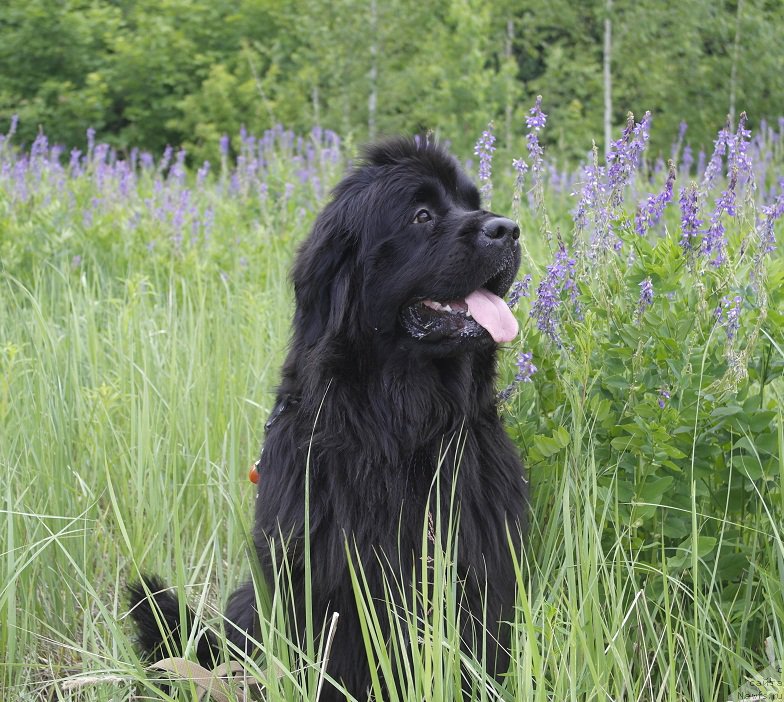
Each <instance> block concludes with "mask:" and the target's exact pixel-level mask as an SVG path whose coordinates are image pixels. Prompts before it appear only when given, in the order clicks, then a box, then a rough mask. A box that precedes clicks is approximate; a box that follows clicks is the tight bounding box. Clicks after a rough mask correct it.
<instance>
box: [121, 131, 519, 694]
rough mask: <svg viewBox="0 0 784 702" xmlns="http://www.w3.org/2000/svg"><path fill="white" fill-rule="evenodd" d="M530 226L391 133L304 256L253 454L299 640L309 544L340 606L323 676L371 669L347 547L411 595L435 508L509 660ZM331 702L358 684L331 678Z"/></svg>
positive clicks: (352, 677)
mask: <svg viewBox="0 0 784 702" xmlns="http://www.w3.org/2000/svg"><path fill="white" fill-rule="evenodd" d="M518 237H519V229H518V228H517V226H516V225H515V223H514V222H513V221H511V220H509V219H507V218H505V217H501V216H499V215H497V214H494V213H492V212H487V211H486V210H483V209H482V207H481V203H480V197H479V192H478V191H477V189H476V187H475V186H474V185H473V184H472V183H471V182H470V180H469V179H468V178H467V177H466V175H465V174H464V173H463V171H462V170H461V169H460V167H459V166H458V163H457V162H456V161H455V159H454V158H452V157H451V156H450V155H448V154H447V153H446V151H445V150H444V149H443V148H442V147H441V146H439V145H437V144H434V143H432V142H430V141H428V140H425V139H415V140H408V139H394V140H389V141H385V142H382V143H379V144H376V145H374V146H371V147H369V148H368V149H367V150H366V152H365V154H364V158H363V159H362V160H361V161H360V162H359V163H358V165H356V166H355V167H354V168H353V169H352V170H351V172H350V173H349V174H348V175H347V176H346V177H345V178H344V180H343V181H342V182H341V183H340V184H339V185H338V186H337V187H336V188H335V190H334V192H333V194H332V198H331V200H330V202H329V203H328V204H327V205H326V207H325V208H324V210H323V211H322V212H321V214H320V215H319V216H318V218H317V219H316V221H315V224H314V227H313V231H312V232H311V234H310V236H309V237H308V239H307V240H306V241H305V242H304V244H303V246H302V247H301V249H300V251H299V254H298V256H297V260H296V263H295V265H294V271H293V279H294V289H295V293H296V311H295V313H294V323H293V326H294V330H293V339H292V341H291V346H290V350H289V353H288V357H287V358H286V361H285V364H284V366H283V371H282V376H283V377H282V380H281V383H280V387H279V389H278V394H277V403H276V405H275V408H274V410H273V412H272V414H271V417H270V419H269V421H268V423H267V430H266V438H265V442H264V448H263V455H262V460H261V461H260V463H259V464H258V465H259V474H260V479H259V485H258V495H257V498H256V514H255V529H254V532H253V538H254V544H255V550H256V555H257V557H258V561H259V565H260V569H261V573H262V574H263V576H264V577H265V578H266V580H267V581H268V583H270V584H271V583H273V582H274V581H275V578H276V573H275V567H276V566H275V564H278V567H280V564H281V563H282V562H283V561H284V559H285V561H286V563H287V568H288V569H289V570H288V571H287V574H286V578H287V581H288V578H290V582H291V589H292V602H291V610H290V613H289V617H290V619H291V621H296V622H299V623H300V624H299V632H300V636H299V639H300V643H301V642H302V639H303V637H304V634H303V633H302V624H301V623H302V622H304V621H305V614H304V609H305V606H306V595H305V593H306V585H305V580H306V572H307V570H306V564H305V560H306V559H305V552H306V549H305V539H306V537H309V553H310V580H311V583H310V594H311V603H312V613H313V620H312V621H313V622H314V623H315V625H316V626H318V627H319V628H320V627H321V625H322V623H323V622H324V620H325V618H326V617H327V616H328V615H329V614H330V613H332V612H338V613H339V614H340V621H339V625H338V627H337V630H336V636H335V640H334V642H333V645H332V649H331V656H330V659H329V663H328V667H327V672H328V673H329V674H330V675H331V676H332V677H333V678H334V679H335V680H338V681H340V682H341V683H342V684H343V685H344V686H345V687H346V689H347V690H348V691H349V692H351V693H352V694H353V695H354V696H355V697H357V698H358V699H364V698H365V697H366V695H367V690H368V687H369V685H370V680H371V673H370V667H369V666H370V663H369V661H368V657H367V655H366V654H365V644H364V640H363V634H362V629H361V625H360V618H359V614H358V610H357V599H356V596H355V592H354V588H353V587H352V578H351V574H350V568H349V559H350V560H351V562H353V563H356V562H360V563H361V566H362V569H363V572H364V577H365V578H366V589H367V592H368V594H369V597H370V598H371V599H372V600H373V601H375V602H379V601H383V600H384V597H385V596H388V593H389V588H388V583H389V582H392V580H391V577H394V579H395V580H394V582H398V583H400V586H399V592H400V593H408V592H411V588H412V584H413V583H414V581H415V579H416V578H417V573H418V570H417V569H418V567H419V568H420V569H421V564H422V562H423V561H422V556H423V554H422V550H423V543H427V539H424V538H423V534H424V533H427V531H428V526H427V525H428V523H430V525H431V527H430V529H429V532H430V537H429V540H430V542H431V546H428V548H431V547H432V543H433V536H432V531H433V530H432V523H433V514H434V511H435V510H436V509H440V510H441V512H442V513H443V514H446V513H447V511H448V510H450V509H451V510H452V511H453V512H455V513H457V514H458V515H459V516H458V519H459V527H458V529H457V533H458V536H457V546H456V549H455V551H454V559H455V568H456V570H457V573H458V576H457V577H458V582H459V583H460V588H461V592H460V596H459V600H460V601H459V604H460V610H461V614H460V622H459V624H458V626H459V627H460V628H459V631H460V633H461V639H462V641H463V644H464V646H465V648H466V649H469V650H473V651H475V652H476V653H477V655H483V656H484V665H485V667H486V669H487V670H489V671H490V672H491V673H492V674H494V675H500V674H501V673H503V672H505V670H506V669H507V667H508V665H509V639H510V634H509V626H508V621H509V620H510V619H511V618H512V617H513V614H514V612H513V610H514V603H515V574H514V569H513V558H512V552H513V551H518V552H519V550H520V548H521V545H522V544H521V542H522V538H523V531H524V521H525V513H526V508H527V486H526V479H525V476H524V471H523V467H522V465H521V462H520V459H519V457H518V452H517V450H516V449H515V446H514V445H513V444H512V442H511V441H510V439H509V438H508V437H507V435H506V434H505V432H504V428H503V426H502V423H501V421H500V419H499V417H498V410H497V406H496V393H495V389H494V381H495V372H496V349H497V346H498V344H500V343H504V342H509V341H512V340H513V339H514V338H515V337H516V335H517V323H516V321H515V319H514V317H513V316H512V314H511V312H510V311H509V308H508V306H507V305H506V303H505V302H504V301H503V299H502V298H503V296H504V295H505V293H506V292H507V290H508V289H509V287H510V285H511V283H512V281H513V280H514V278H515V274H516V273H517V268H518V265H519V263H520V246H519V243H518ZM436 473H440V475H439V478H438V480H437V479H436ZM306 490H307V494H308V499H309V505H308V508H307V509H308V512H307V514H308V518H306V499H305V498H306ZM423 525H424V530H423ZM419 575H420V577H421V573H419ZM385 583H387V587H385ZM146 585H147V587H146V588H145V587H144V586H143V585H142V584H141V583H140V584H137V585H135V586H132V587H131V588H130V591H131V593H130V594H131V598H130V599H131V605H132V611H131V615H132V617H133V619H134V620H135V621H136V623H137V626H138V628H139V632H140V643H141V646H142V647H143V648H144V649H145V650H146V652H147V653H150V654H152V653H154V652H160V651H161V650H164V649H163V644H164V641H166V644H167V646H170V648H169V649H168V650H171V647H174V648H175V650H176V643H175V642H174V641H173V635H172V633H171V632H177V631H178V627H179V623H180V607H179V603H178V601H177V599H176V597H175V596H174V595H172V594H169V593H167V592H165V591H161V584H160V581H159V580H157V578H148V579H147V582H146ZM154 591H158V592H157V593H156V594H154V595H153V596H152V601H151V600H149V599H147V593H148V592H154ZM256 602H257V598H256V594H255V592H254V587H253V584H252V583H250V582H249V583H247V584H245V585H243V586H241V587H240V588H239V589H238V590H237V591H236V592H234V594H233V595H231V597H230V599H229V603H228V607H227V612H226V618H227V620H228V621H229V622H230V624H227V626H226V636H227V638H228V639H229V641H230V642H232V643H233V644H234V645H236V646H237V647H238V648H239V649H240V650H243V649H244V650H246V651H247V652H248V653H249V654H252V653H253V650H252V648H251V644H250V640H251V639H253V640H258V639H259V620H258V615H257V610H256ZM382 609H383V607H382ZM190 616H192V615H190ZM382 621H383V618H382ZM505 622H506V624H505ZM478 624H481V626H478ZM382 626H386V627H387V631H388V632H389V623H388V622H387V623H386V624H383V623H382ZM160 629H163V630H164V631H163V632H161V631H160ZM478 631H481V632H482V633H481V634H479V635H477V632H478ZM246 635H249V636H246ZM167 638H168V641H167ZM295 638H296V635H295ZM217 643H218V642H217V639H216V638H215V637H214V635H213V634H208V635H206V636H204V637H202V639H201V642H200V645H199V648H198V651H197V655H198V656H199V659H200V661H201V662H202V664H203V665H206V666H209V667H212V665H214V662H215V660H214V659H215V657H216V656H217V655H218V651H219V647H218V645H217ZM409 645H411V644H410V643H409ZM414 645H415V644H414ZM249 649H250V650H249ZM321 699H322V700H337V699H343V695H341V694H339V692H338V690H337V688H334V687H331V686H327V687H325V688H324V690H323V691H322V695H321Z"/></svg>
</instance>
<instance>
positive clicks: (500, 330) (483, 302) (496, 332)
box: [465, 288, 518, 344]
mask: <svg viewBox="0 0 784 702" xmlns="http://www.w3.org/2000/svg"><path fill="white" fill-rule="evenodd" d="M465 302H466V305H468V311H469V312H470V313H471V315H472V316H473V318H474V319H475V320H476V321H477V322H478V323H479V324H481V325H482V326H483V327H484V328H485V329H487V331H488V332H490V336H492V337H493V339H494V340H495V342H496V343H498V344H501V343H503V342H505V341H512V340H513V339H514V338H515V337H516V336H517V329H518V327H517V320H516V319H515V317H514V315H513V314H512V311H511V310H510V309H509V306H508V305H507V304H506V303H505V302H504V301H503V300H502V299H501V298H500V297H498V295H493V293H491V292H490V291H489V290H486V289H485V288H479V290H475V291H474V292H472V293H471V294H470V295H468V296H467V297H466V299H465Z"/></svg>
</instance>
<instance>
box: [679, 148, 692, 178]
mask: <svg viewBox="0 0 784 702" xmlns="http://www.w3.org/2000/svg"><path fill="white" fill-rule="evenodd" d="M681 164H682V166H681V168H682V170H683V173H684V175H689V173H691V167H692V166H693V165H694V154H693V152H692V148H691V145H690V144H686V146H684V147H683V158H682V159H681Z"/></svg>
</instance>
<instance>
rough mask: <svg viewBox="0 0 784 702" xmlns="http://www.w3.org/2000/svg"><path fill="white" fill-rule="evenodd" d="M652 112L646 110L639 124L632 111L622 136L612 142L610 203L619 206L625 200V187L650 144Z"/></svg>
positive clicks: (608, 156)
mask: <svg viewBox="0 0 784 702" xmlns="http://www.w3.org/2000/svg"><path fill="white" fill-rule="evenodd" d="M650 125H651V113H650V112H646V113H645V115H644V116H643V118H642V120H641V121H640V123H639V124H635V122H634V115H633V114H632V113H631V112H630V113H629V115H628V117H627V118H626V128H625V129H624V130H623V134H622V135H621V138H620V139H618V140H617V141H614V142H613V143H612V146H611V147H610V150H609V152H608V154H607V186H608V190H609V193H610V205H611V206H613V207H617V206H618V205H620V204H621V202H622V201H623V188H624V187H625V186H626V184H627V183H628V182H629V179H630V178H631V175H632V173H633V172H634V169H635V168H637V165H638V164H639V161H640V158H641V157H642V153H643V151H645V147H646V145H647V144H648V137H649V132H648V130H649V129H650Z"/></svg>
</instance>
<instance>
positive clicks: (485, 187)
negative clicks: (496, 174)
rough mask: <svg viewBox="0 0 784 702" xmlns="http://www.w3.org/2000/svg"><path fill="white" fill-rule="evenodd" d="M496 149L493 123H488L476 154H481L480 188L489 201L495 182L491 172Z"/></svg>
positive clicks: (485, 198)
mask: <svg viewBox="0 0 784 702" xmlns="http://www.w3.org/2000/svg"><path fill="white" fill-rule="evenodd" d="M494 151H495V135H494V134H493V123H492V122H490V123H489V124H488V125H487V129H485V131H483V132H482V136H480V137H479V140H478V141H477V142H476V146H475V147H474V154H476V155H477V156H479V180H480V181H481V182H482V187H481V188H480V189H479V190H480V192H481V193H482V198H483V199H484V200H485V201H486V202H487V203H489V202H490V196H491V194H492V192H493V184H492V183H491V182H490V173H491V170H492V163H493V152H494Z"/></svg>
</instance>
